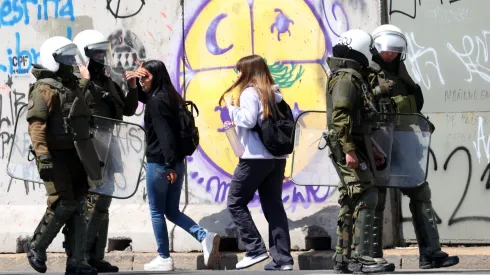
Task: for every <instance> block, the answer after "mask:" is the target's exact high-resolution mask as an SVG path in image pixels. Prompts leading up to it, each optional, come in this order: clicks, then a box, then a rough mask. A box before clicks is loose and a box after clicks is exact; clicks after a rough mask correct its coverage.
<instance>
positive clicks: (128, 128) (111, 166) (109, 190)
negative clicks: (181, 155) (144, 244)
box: [7, 106, 146, 199]
mask: <svg viewBox="0 0 490 275" xmlns="http://www.w3.org/2000/svg"><path fill="white" fill-rule="evenodd" d="M26 115H27V108H26V107H25V106H24V107H22V108H20V110H19V112H18V115H17V122H16V124H15V130H14V135H13V141H12V146H11V148H10V155H9V159H8V163H7V174H8V175H9V176H10V177H12V178H14V179H19V180H25V181H32V182H38V183H43V181H42V180H41V178H40V177H39V173H38V171H37V167H36V161H35V157H34V152H32V151H31V150H29V148H30V145H31V139H30V136H29V134H28V123H27V120H26ZM93 122H94V123H93V125H92V127H91V132H92V134H93V141H94V145H95V148H96V151H97V155H98V157H99V160H100V162H101V163H103V175H104V181H103V184H102V185H100V186H98V187H93V188H91V189H90V190H89V191H90V192H92V193H96V194H100V195H105V196H110V197H113V198H118V199H126V198H130V197H131V196H133V195H134V194H135V193H136V190H137V188H138V185H139V178H140V174H141V172H142V169H143V163H144V157H145V154H146V134H145V131H144V129H143V128H142V127H141V126H140V125H137V124H133V123H128V122H125V121H120V120H113V119H108V118H104V117H99V116H94V121H93Z"/></svg>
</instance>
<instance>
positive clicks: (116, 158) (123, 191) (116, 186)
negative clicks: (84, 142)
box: [89, 116, 146, 199]
mask: <svg viewBox="0 0 490 275" xmlns="http://www.w3.org/2000/svg"><path fill="white" fill-rule="evenodd" d="M92 133H93V140H94V145H95V150H96V151H97V154H98V155H99V160H100V161H102V162H103V163H104V167H103V170H102V173H103V176H104V183H103V184H102V185H101V186H99V187H92V188H90V190H89V191H90V192H92V193H96V194H101V195H106V196H110V197H113V198H118V199H126V198H130V197H131V196H133V195H134V193H136V190H137V189H138V185H139V178H140V174H141V172H142V170H143V164H144V158H145V154H146V133H145V130H144V129H143V128H142V127H141V126H140V125H138V124H133V123H128V122H125V121H121V120H113V119H108V118H105V117H99V116H94V123H93V126H92Z"/></svg>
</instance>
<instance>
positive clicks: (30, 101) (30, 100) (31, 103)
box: [27, 99, 34, 110]
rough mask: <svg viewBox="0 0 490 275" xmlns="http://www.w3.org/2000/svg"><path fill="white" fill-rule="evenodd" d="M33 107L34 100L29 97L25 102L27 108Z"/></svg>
mask: <svg viewBox="0 0 490 275" xmlns="http://www.w3.org/2000/svg"><path fill="white" fill-rule="evenodd" d="M32 107H34V100H32V99H29V102H27V109H29V110H30V109H32Z"/></svg>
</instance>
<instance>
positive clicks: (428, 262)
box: [419, 251, 459, 269]
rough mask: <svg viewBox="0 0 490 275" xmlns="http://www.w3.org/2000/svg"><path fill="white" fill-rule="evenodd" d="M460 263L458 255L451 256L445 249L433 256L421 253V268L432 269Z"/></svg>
mask: <svg viewBox="0 0 490 275" xmlns="http://www.w3.org/2000/svg"><path fill="white" fill-rule="evenodd" d="M458 263H459V257H458V256H449V255H448V254H447V253H445V252H443V251H437V252H435V253H434V254H433V255H432V256H427V255H420V257H419V267H420V269H432V268H441V267H450V266H453V265H457V264H458Z"/></svg>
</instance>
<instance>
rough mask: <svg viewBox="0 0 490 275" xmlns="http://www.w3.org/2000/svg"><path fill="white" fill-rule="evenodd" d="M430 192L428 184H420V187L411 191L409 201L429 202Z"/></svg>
mask: <svg viewBox="0 0 490 275" xmlns="http://www.w3.org/2000/svg"><path fill="white" fill-rule="evenodd" d="M431 195H432V194H431V191H430V187H429V184H428V183H427V182H426V183H424V184H422V185H421V186H420V187H418V188H416V189H415V190H413V192H412V194H411V196H410V200H414V201H421V202H430V200H431V197H432V196H431Z"/></svg>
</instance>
